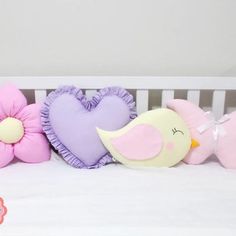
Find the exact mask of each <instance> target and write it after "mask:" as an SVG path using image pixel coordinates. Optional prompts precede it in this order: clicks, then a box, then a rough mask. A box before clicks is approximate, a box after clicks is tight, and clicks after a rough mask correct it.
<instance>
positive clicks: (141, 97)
mask: <svg viewBox="0 0 236 236" xmlns="http://www.w3.org/2000/svg"><path fill="white" fill-rule="evenodd" d="M136 108H137V113H138V114H141V113H143V112H145V111H147V110H148V90H137V92H136Z"/></svg>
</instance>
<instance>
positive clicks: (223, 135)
mask: <svg viewBox="0 0 236 236" xmlns="http://www.w3.org/2000/svg"><path fill="white" fill-rule="evenodd" d="M167 106H168V107H169V108H171V109H173V110H174V111H176V112H177V113H178V114H179V115H181V117H182V118H183V119H184V121H185V122H186V124H187V126H188V128H189V130H190V132H191V136H192V137H193V138H194V139H196V140H197V141H198V142H199V144H200V145H199V146H198V147H197V148H196V149H193V150H191V151H190V152H189V153H188V154H187V156H186V157H185V159H184V161H185V162H186V163H189V164H201V163H203V162H204V161H205V160H206V159H207V158H208V157H209V156H211V155H212V154H215V155H216V156H217V157H218V159H219V161H220V162H221V164H222V165H223V166H224V167H226V168H232V169H235V168H236V154H235V150H234V146H235V141H236V112H232V113H231V114H228V115H224V116H223V117H222V118H221V119H220V120H218V121H216V120H215V119H214V116H213V115H212V113H209V112H207V113H206V112H204V111H203V110H202V109H201V108H199V107H198V106H196V105H195V104H193V103H191V102H189V101H185V100H181V99H175V100H171V101H169V102H168V103H167Z"/></svg>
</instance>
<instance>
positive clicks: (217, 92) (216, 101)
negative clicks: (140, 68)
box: [0, 76, 236, 118]
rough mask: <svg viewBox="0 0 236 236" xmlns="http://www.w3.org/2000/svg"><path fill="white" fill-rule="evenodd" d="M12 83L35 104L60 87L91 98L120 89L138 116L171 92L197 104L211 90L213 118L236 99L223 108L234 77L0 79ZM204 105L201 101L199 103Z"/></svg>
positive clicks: (235, 82)
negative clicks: (128, 93)
mask: <svg viewBox="0 0 236 236" xmlns="http://www.w3.org/2000/svg"><path fill="white" fill-rule="evenodd" d="M6 82H12V83H14V84H16V85H17V86H18V88H20V89H23V90H33V91H34V94H35V101H36V102H42V101H44V99H45V97H46V96H47V91H48V90H53V89H56V88H57V87H58V86H60V85H75V86H78V87H79V88H81V89H84V90H86V94H87V95H88V96H89V97H91V96H92V95H93V94H94V93H95V92H96V90H97V89H101V88H103V87H107V86H120V87H123V88H125V89H129V90H133V91H134V92H135V93H136V94H134V95H135V96H134V97H135V98H136V106H137V112H138V113H139V114H140V113H142V112H144V111H147V110H148V109H152V108H156V107H160V106H165V103H166V101H167V100H169V99H172V98H174V97H175V92H176V91H178V90H181V91H182V90H185V91H186V92H187V95H186V99H188V100H190V101H192V102H194V103H195V104H197V105H199V104H200V99H201V93H202V92H204V91H212V98H211V102H210V103H211V105H210V106H209V107H208V109H211V110H212V111H213V113H214V114H215V116H216V117H217V118H219V117H221V116H222V115H223V114H224V112H228V111H231V110H233V109H235V108H236V97H235V102H234V101H231V103H232V102H233V105H232V104H231V105H230V106H225V100H226V93H227V92H229V91H234V90H235V91H236V77H189V76H186V77H181V76H179V77H158V76H53V77H50V76H49V77H48V76H21V77H19V76H17V77H0V83H1V84H3V83H6ZM150 92H151V93H152V94H153V93H160V92H161V95H160V94H159V95H160V97H161V99H160V100H159V101H155V100H154V101H153V99H151V100H152V104H150V102H149V100H150V96H149V93H150ZM203 102H204V101H203ZM208 102H209V101H208Z"/></svg>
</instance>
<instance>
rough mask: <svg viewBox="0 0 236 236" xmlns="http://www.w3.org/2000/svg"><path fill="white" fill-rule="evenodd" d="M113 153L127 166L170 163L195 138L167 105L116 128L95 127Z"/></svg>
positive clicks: (175, 162) (174, 162)
mask: <svg viewBox="0 0 236 236" xmlns="http://www.w3.org/2000/svg"><path fill="white" fill-rule="evenodd" d="M97 132H98V134H99V136H100V138H101V140H102V142H103V144H104V145H105V147H106V148H107V149H108V150H109V151H110V153H111V154H112V155H113V157H114V158H115V159H116V160H117V161H119V162H121V163H122V164H124V165H126V166H128V167H170V166H174V165H176V164H177V163H178V162H180V161H181V160H182V159H183V158H184V157H185V156H186V154H187V153H188V151H189V150H190V148H191V146H195V145H196V142H194V140H192V139H191V135H190V132H189V129H188V127H187V126H186V124H185V122H184V120H183V119H182V118H181V116H180V115H178V114H177V113H176V112H174V111H172V110H170V109H165V108H161V109H156V110H152V111H147V112H145V113H143V114H141V115H140V116H138V117H137V118H136V119H134V120H133V121H131V122H130V123H129V124H128V125H126V126H125V127H124V128H121V129H119V130H117V131H106V130H102V129H100V128H97Z"/></svg>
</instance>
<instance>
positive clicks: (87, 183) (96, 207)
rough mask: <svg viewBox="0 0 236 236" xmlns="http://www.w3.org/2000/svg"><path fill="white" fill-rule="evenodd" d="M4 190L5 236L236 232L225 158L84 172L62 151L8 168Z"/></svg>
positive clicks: (0, 180) (0, 188)
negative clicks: (42, 160) (193, 163)
mask: <svg viewBox="0 0 236 236" xmlns="http://www.w3.org/2000/svg"><path fill="white" fill-rule="evenodd" d="M0 196H1V197H3V198H4V200H5V202H6V205H7V207H8V214H7V215H6V217H5V221H4V223H3V224H2V225H0V235H1V236H8V235H14V236H15V235H17V236H18V235H22V236H27V235H30V236H32V235H34V236H36V235H40V236H47V235H56V236H61V235H67V236H69V235H78V236H82V235H102V236H106V235H109V236H112V235H119V236H120V235H129V236H130V235H135V236H137V235H147V236H149V235H181V236H183V235H188V236H189V235H191V236H192V235H198V236H199V234H200V235H208V236H210V235H213V234H214V235H234V236H235V235H236V170H235V171H234V170H226V169H224V168H222V167H221V166H220V165H219V164H218V163H217V162H208V163H206V164H204V165H200V166H188V165H185V164H183V163H182V164H180V165H178V166H177V167H175V168H169V169H168V168H162V169H151V170H142V169H141V170H133V169H128V168H125V167H124V166H121V165H109V166H106V167H103V168H100V169H96V170H80V169H74V168H72V167H69V166H68V165H66V164H65V163H64V162H63V161H62V160H60V159H58V158H57V157H56V156H55V155H54V157H53V159H52V160H51V161H49V162H45V163H42V164H36V165H31V164H23V163H16V164H13V165H11V166H9V167H7V168H3V169H1V170H0ZM158 233H159V234H158Z"/></svg>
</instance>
